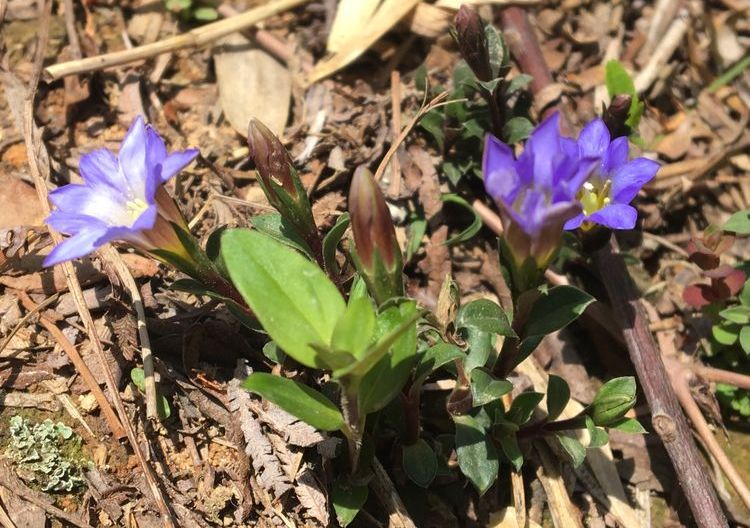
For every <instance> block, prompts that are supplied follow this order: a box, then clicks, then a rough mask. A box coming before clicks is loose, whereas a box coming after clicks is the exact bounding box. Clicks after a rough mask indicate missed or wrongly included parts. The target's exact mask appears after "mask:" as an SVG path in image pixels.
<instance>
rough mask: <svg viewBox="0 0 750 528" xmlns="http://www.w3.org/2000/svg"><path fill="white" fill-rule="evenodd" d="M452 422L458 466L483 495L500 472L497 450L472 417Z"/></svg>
mask: <svg viewBox="0 0 750 528" xmlns="http://www.w3.org/2000/svg"><path fill="white" fill-rule="evenodd" d="M453 421H454V422H455V423H456V454H457V455H458V466H459V467H460V468H461V472H462V473H463V474H464V475H466V478H468V479H469V480H470V481H471V483H472V484H474V487H475V488H476V489H477V491H478V492H479V494H480V495H483V494H484V492H486V491H487V490H488V489H490V486H492V484H493V483H494V482H495V480H496V479H497V472H498V471H499V470H500V462H499V461H498V458H497V450H496V449H495V446H494V445H493V444H492V442H491V441H490V439H489V438H488V436H487V434H486V433H485V430H484V428H483V427H482V426H481V425H480V424H479V422H478V421H477V419H476V418H474V417H473V416H469V415H463V416H453Z"/></svg>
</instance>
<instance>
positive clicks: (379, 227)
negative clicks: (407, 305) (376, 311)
mask: <svg viewBox="0 0 750 528" xmlns="http://www.w3.org/2000/svg"><path fill="white" fill-rule="evenodd" d="M349 213H350V215H351V222H352V232H353V233H354V244H355V246H356V259H355V260H356V262H357V267H358V268H359V271H360V273H361V274H362V277H363V278H364V279H365V282H366V283H367V286H368V288H369V289H370V293H372V295H373V297H375V300H376V301H377V302H378V304H382V303H383V302H385V301H387V300H388V299H390V298H392V297H397V296H399V295H403V292H404V286H403V278H402V276H401V275H402V272H403V260H402V256H401V249H400V248H399V245H398V241H397V240H396V230H395V229H394V227H393V220H392V219H391V214H390V212H389V211H388V205H387V204H386V203H385V198H384V197H383V193H382V192H381V191H380V188H379V187H378V185H377V183H376V182H375V180H374V179H373V177H372V174H371V173H370V171H368V170H367V169H366V168H365V167H359V168H357V170H356V171H355V172H354V177H353V178H352V184H351V188H350V190H349Z"/></svg>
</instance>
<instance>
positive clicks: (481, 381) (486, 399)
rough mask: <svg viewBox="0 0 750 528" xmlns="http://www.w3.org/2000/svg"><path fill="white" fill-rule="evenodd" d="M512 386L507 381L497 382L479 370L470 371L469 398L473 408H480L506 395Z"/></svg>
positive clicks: (485, 372)
mask: <svg viewBox="0 0 750 528" xmlns="http://www.w3.org/2000/svg"><path fill="white" fill-rule="evenodd" d="M512 390H513V384H512V383H511V382H509V381H507V380H498V379H495V378H493V377H492V375H491V374H490V373H489V372H487V371H485V370H484V369H481V368H475V369H474V370H472V371H471V397H472V401H473V403H474V407H481V406H482V405H486V404H488V403H490V402H492V401H495V400H497V399H499V398H500V397H502V396H503V395H504V394H508V393H509V392H510V391H512Z"/></svg>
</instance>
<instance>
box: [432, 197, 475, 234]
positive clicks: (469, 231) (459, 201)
mask: <svg viewBox="0 0 750 528" xmlns="http://www.w3.org/2000/svg"><path fill="white" fill-rule="evenodd" d="M440 200H441V201H443V202H444V203H454V204H456V205H459V206H460V207H462V208H464V209H465V210H466V211H468V212H469V213H470V214H471V215H472V218H473V220H472V222H471V225H469V227H467V228H466V229H464V230H463V231H461V232H460V233H458V234H457V235H454V236H452V237H450V238H449V239H448V240H446V241H445V242H444V243H445V245H446V246H452V245H454V244H460V243H461V242H466V241H467V240H469V239H470V238H471V237H473V236H474V235H476V234H477V233H479V230H480V229H482V219H481V218H480V217H479V213H477V212H476V211H475V210H474V208H473V207H472V206H471V204H470V203H469V202H467V201H466V200H464V199H463V198H461V197H460V196H458V195H457V194H452V193H448V194H443V195H442V196H441V197H440Z"/></svg>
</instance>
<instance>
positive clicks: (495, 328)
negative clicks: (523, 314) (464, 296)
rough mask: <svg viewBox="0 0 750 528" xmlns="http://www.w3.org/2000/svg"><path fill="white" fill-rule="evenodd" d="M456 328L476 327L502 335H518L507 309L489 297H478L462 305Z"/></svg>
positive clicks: (457, 316)
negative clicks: (511, 324) (506, 311)
mask: <svg viewBox="0 0 750 528" xmlns="http://www.w3.org/2000/svg"><path fill="white" fill-rule="evenodd" d="M456 328H475V329H477V330H480V331H482V332H488V333H493V334H498V335H501V336H510V337H515V335H516V333H515V332H514V331H513V329H512V328H511V326H510V321H508V316H507V314H506V313H505V311H504V310H503V309H502V308H500V306H498V304H497V303H494V302H492V301H490V300H489V299H477V300H475V301H471V302H470V303H468V304H464V305H463V306H461V308H459V310H458V314H457V315H456Z"/></svg>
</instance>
